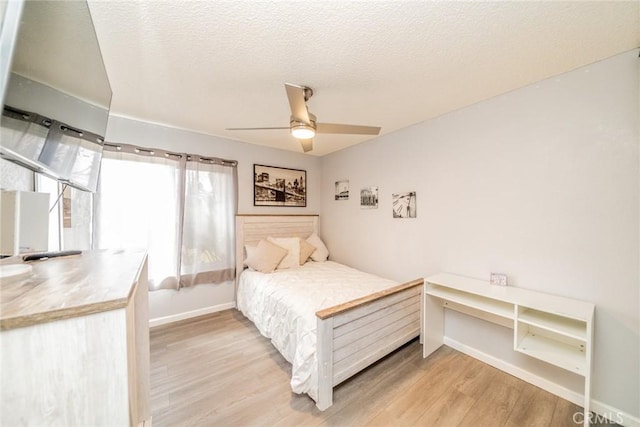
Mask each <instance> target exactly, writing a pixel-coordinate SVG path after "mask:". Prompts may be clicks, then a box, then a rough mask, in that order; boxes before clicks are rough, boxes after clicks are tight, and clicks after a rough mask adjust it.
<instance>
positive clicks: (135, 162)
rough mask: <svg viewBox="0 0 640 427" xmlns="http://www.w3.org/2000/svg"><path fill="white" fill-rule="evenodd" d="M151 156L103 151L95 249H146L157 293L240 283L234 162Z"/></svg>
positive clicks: (125, 150)
mask: <svg viewBox="0 0 640 427" xmlns="http://www.w3.org/2000/svg"><path fill="white" fill-rule="evenodd" d="M122 147H125V149H122ZM127 151H132V152H127ZM138 151H141V150H138ZM156 152H158V155H154V154H155V153H156ZM144 153H146V155H140V154H135V148H133V147H130V146H121V150H120V151H119V152H112V151H105V152H104V155H103V159H102V166H101V171H100V179H99V184H98V191H97V193H96V203H95V245H94V246H95V247H96V248H128V249H133V248H141V249H146V250H147V252H148V255H149V286H150V289H152V290H155V289H179V288H180V287H183V286H191V285H196V284H201V283H218V282H222V281H226V280H231V279H233V277H234V250H233V245H234V239H233V232H234V227H233V223H234V216H235V210H236V202H235V200H236V191H237V190H236V187H237V183H236V182H237V178H236V168H235V162H234V163H233V165H221V164H216V162H215V161H212V159H204V158H201V157H199V156H189V157H188V158H189V159H190V160H188V161H187V160H186V159H187V155H186V154H183V155H178V154H172V153H163V152H161V151H160V150H153V152H152V151H150V150H146V149H145V150H144ZM162 154H164V155H162Z"/></svg>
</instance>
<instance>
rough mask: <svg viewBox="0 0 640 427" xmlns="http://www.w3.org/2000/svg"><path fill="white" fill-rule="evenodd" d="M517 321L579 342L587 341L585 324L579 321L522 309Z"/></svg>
mask: <svg viewBox="0 0 640 427" xmlns="http://www.w3.org/2000/svg"><path fill="white" fill-rule="evenodd" d="M518 321H520V322H522V323H526V324H529V325H533V326H537V327H539V328H542V329H546V330H548V331H551V332H555V333H558V334H561V335H565V336H567V337H571V338H575V339H577V340H580V341H584V342H586V341H587V323H586V322H583V321H581V320H576V319H571V318H569V317H564V316H559V315H556V314H551V313H545V312H542V311H538V310H532V309H523V311H522V312H521V313H520V314H519V315H518Z"/></svg>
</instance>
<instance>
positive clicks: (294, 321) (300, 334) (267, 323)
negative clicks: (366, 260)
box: [237, 261, 397, 401]
mask: <svg viewBox="0 0 640 427" xmlns="http://www.w3.org/2000/svg"><path fill="white" fill-rule="evenodd" d="M395 285H397V283H396V282H394V281H391V280H388V279H383V278H380V277H378V276H374V275H372V274H368V273H363V272H361V271H358V270H355V269H353V268H350V267H347V266H345V265H342V264H338V263H336V262H332V261H326V262H307V263H306V264H304V265H303V266H301V267H299V268H294V269H288V270H276V271H275V272H273V273H269V274H265V273H260V272H257V271H252V270H244V272H242V274H241V275H240V280H239V283H238V295H237V304H238V309H239V310H240V311H242V313H243V314H244V315H245V316H246V317H247V318H248V319H250V320H251V321H252V322H253V323H254V324H255V325H256V327H257V328H258V330H259V331H260V333H261V334H262V335H264V336H265V337H267V338H270V339H271V342H272V343H273V345H274V346H275V347H276V348H277V349H278V351H280V353H281V354H282V355H283V356H284V358H285V359H287V361H289V363H291V365H292V372H291V389H292V390H293V391H294V392H295V393H307V394H308V395H309V396H311V398H313V399H314V400H316V401H317V397H318V368H317V365H318V363H317V358H316V326H317V325H316V322H317V320H316V316H315V313H316V311H318V310H321V309H324V308H328V307H332V306H334V305H337V304H341V303H344V302H347V301H351V300H353V299H356V298H360V297H362V296H365V295H368V294H371V293H373V292H377V291H380V290H382V289H387V288H390V287H393V286H395Z"/></svg>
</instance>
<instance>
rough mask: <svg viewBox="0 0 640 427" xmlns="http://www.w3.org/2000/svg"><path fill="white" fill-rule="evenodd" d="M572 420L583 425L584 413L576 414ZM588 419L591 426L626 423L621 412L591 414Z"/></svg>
mask: <svg viewBox="0 0 640 427" xmlns="http://www.w3.org/2000/svg"><path fill="white" fill-rule="evenodd" d="M572 418H573V422H574V423H576V424H583V423H584V412H574V414H573V417H572ZM587 418H589V424H622V422H623V421H624V417H623V416H622V413H620V412H615V413H614V412H603V413H602V414H596V413H595V412H589V413H588V414H587Z"/></svg>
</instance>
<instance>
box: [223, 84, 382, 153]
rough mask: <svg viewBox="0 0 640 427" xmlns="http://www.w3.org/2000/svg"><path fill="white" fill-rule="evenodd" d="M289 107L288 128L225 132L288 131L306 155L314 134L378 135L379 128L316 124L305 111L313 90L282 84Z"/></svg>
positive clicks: (311, 147)
mask: <svg viewBox="0 0 640 427" xmlns="http://www.w3.org/2000/svg"><path fill="white" fill-rule="evenodd" d="M284 87H285V89H286V90H287V97H288V98H289V106H290V107H291V117H290V119H289V127H260V128H227V130H271V129H289V131H290V132H291V135H293V137H294V138H296V139H297V140H299V141H300V145H302V150H303V151H304V152H305V153H306V152H308V151H311V150H312V149H313V137H314V136H315V135H316V133H339V134H355V135H378V134H379V133H380V127H375V126H359V125H345V124H339V123H318V122H317V121H316V116H314V115H313V114H311V113H310V112H309V110H308V109H307V101H308V100H309V98H311V97H312V96H313V90H312V89H311V88H310V87H307V86H300V85H294V84H291V83H285V84H284Z"/></svg>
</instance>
